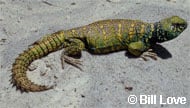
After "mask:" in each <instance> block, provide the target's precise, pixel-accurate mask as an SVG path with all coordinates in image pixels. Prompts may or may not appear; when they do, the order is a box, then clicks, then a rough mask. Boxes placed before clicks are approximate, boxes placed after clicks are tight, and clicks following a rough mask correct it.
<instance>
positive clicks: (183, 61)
mask: <svg viewBox="0 0 190 108" xmlns="http://www.w3.org/2000/svg"><path fill="white" fill-rule="evenodd" d="M189 12H190V0H44V1H43V0H33V1H32V0H0V108H15V107H17V108H160V107H164V108H189V106H190V92H189V91H190V65H189V64H190V60H189V58H190V36H189V34H190V27H189V26H188V28H187V29H186V30H185V31H184V32H183V33H182V34H181V35H180V36H179V37H178V38H176V39H174V40H172V41H169V42H165V43H162V44H161V46H157V49H158V51H157V53H158V55H159V56H160V57H159V59H158V60H157V61H154V60H149V61H147V62H145V61H143V60H141V59H140V58H136V59H132V58H128V57H126V56H125V51H121V52H117V53H112V54H108V55H101V56H97V55H91V54H89V53H88V52H85V51H84V52H82V57H81V60H83V66H82V68H83V71H80V70H79V69H77V68H75V67H73V66H71V65H68V64H66V65H65V69H64V70H63V69H62V68H61V62H60V54H61V51H58V52H55V53H52V54H49V55H48V56H46V57H44V58H42V59H40V60H36V61H35V62H33V63H32V66H31V67H32V68H36V69H35V70H34V71H29V72H28V73H27V74H28V77H29V78H30V79H31V80H32V81H34V82H35V83H38V84H47V85H53V84H56V85H57V86H56V87H55V89H52V90H49V91H45V92H38V93H20V92H19V91H16V89H15V87H14V88H12V85H11V84H10V82H9V79H10V75H11V67H12V63H13V62H14V59H15V58H16V57H17V56H18V54H19V53H21V52H22V51H23V50H24V49H26V48H27V47H28V45H30V44H32V43H33V42H34V41H36V40H38V39H40V38H41V37H42V36H44V35H45V34H49V33H53V32H55V31H58V30H61V29H69V28H73V27H77V26H81V25H85V24H88V23H91V22H94V21H97V20H102V19H113V18H127V19H141V20H143V21H147V22H154V21H158V20H160V19H162V18H165V17H168V16H172V15H178V16H181V17H183V18H184V19H186V20H187V21H188V22H189V21H190V13H189ZM127 86H132V87H133V90H132V91H130V90H127V89H126V87H127ZM129 95H136V96H137V97H138V98H139V97H140V95H156V96H157V104H155V105H141V104H140V101H139V100H138V102H137V103H136V104H133V105H131V104H129V103H128V96H129ZM159 95H162V96H163V100H164V101H166V99H167V97H171V96H173V97H176V98H177V97H185V98H186V99H187V102H186V104H184V105H175V104H171V105H168V104H162V105H161V104H159V98H158V97H159Z"/></svg>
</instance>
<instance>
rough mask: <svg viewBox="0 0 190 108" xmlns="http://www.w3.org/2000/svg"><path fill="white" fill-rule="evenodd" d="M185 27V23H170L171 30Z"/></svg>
mask: <svg viewBox="0 0 190 108" xmlns="http://www.w3.org/2000/svg"><path fill="white" fill-rule="evenodd" d="M185 28H186V25H185V24H181V23H173V24H172V25H171V30H174V29H178V30H184V29H185Z"/></svg>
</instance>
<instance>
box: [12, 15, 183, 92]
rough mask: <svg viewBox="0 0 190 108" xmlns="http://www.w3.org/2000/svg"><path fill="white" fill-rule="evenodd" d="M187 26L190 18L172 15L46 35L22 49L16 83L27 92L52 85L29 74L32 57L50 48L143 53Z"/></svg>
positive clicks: (105, 22)
mask: <svg viewBox="0 0 190 108" xmlns="http://www.w3.org/2000/svg"><path fill="white" fill-rule="evenodd" d="M186 27H187V22H186V21H185V20H184V19H182V18H180V17H178V16H172V17H169V18H166V19H162V20H161V21H159V22H156V23H146V22H142V21H140V20H126V19H113V20H102V21H98V22H95V23H92V24H89V25H86V26H82V27H78V28H73V29H70V30H63V31H58V32H56V33H53V34H51V35H48V36H45V37H44V38H42V39H41V40H39V41H37V42H35V43H34V44H33V45H32V46H31V47H30V48H29V49H27V50H25V51H24V52H23V53H21V54H20V55H19V56H18V57H17V58H16V60H15V63H14V64H13V67H12V83H13V84H14V85H15V86H16V87H17V88H19V89H20V90H21V91H25V92H38V91H44V90H48V89H52V88H53V86H50V87H47V86H44V85H43V86H42V85H38V84H34V83H33V82H31V81H30V80H29V79H28V77H27V76H26V71H27V69H28V66H29V65H30V64H31V62H32V61H34V60H36V59H39V58H41V57H44V56H45V55H47V54H49V53H50V52H54V51H56V50H59V49H61V48H65V52H64V55H76V54H79V53H81V51H82V50H87V51H89V52H91V53H95V54H105V53H110V52H114V51H119V50H127V51H129V52H130V53H131V54H133V55H135V56H141V55H142V54H143V52H146V51H147V50H148V49H149V48H150V46H152V45H153V44H156V43H157V42H165V41H168V40H171V39H173V38H175V37H177V36H178V35H179V34H180V33H181V32H183V31H184V30H185V29H186Z"/></svg>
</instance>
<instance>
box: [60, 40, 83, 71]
mask: <svg viewBox="0 0 190 108" xmlns="http://www.w3.org/2000/svg"><path fill="white" fill-rule="evenodd" d="M68 43H69V44H68V45H67V47H66V48H65V49H64V51H63V52H62V54H61V62H62V68H64V63H65V62H66V63H69V64H71V65H73V66H75V67H77V68H79V69H80V70H82V68H81V67H80V65H82V63H81V62H82V61H81V60H79V59H76V58H73V57H71V56H75V55H79V54H81V51H82V50H84V49H85V44H84V43H83V42H82V41H81V40H79V39H69V40H68Z"/></svg>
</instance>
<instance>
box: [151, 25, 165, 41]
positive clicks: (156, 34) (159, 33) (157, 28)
mask: <svg viewBox="0 0 190 108" xmlns="http://www.w3.org/2000/svg"><path fill="white" fill-rule="evenodd" d="M165 35H167V34H166V32H165V31H164V30H162V26H161V23H160V22H156V23H154V31H153V32H152V38H151V43H154V44H155V43H157V42H164V41H166V40H165V38H164V37H165Z"/></svg>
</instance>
